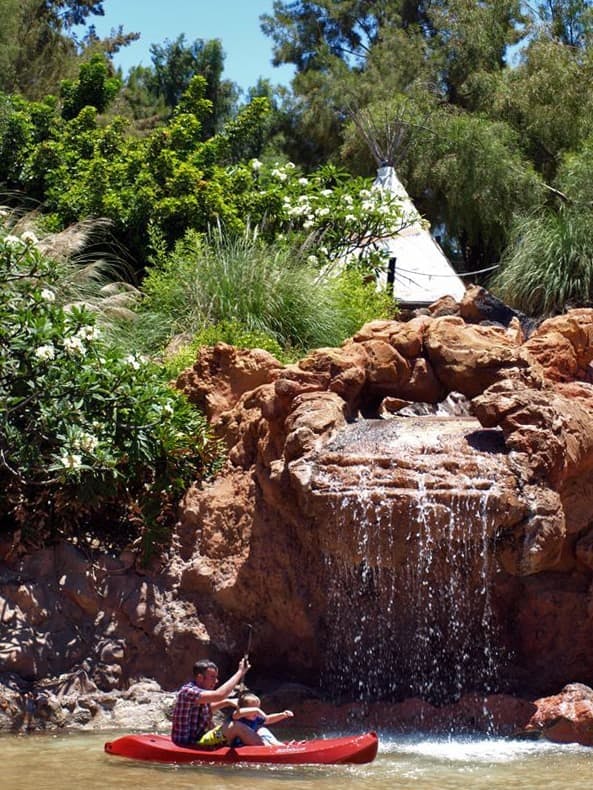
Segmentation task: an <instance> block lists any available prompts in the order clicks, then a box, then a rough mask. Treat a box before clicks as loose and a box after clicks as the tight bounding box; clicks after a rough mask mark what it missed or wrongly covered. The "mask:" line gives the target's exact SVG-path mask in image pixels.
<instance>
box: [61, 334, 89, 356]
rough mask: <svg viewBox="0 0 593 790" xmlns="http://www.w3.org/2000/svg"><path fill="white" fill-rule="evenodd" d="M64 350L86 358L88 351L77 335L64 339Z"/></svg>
mask: <svg viewBox="0 0 593 790" xmlns="http://www.w3.org/2000/svg"><path fill="white" fill-rule="evenodd" d="M64 348H65V349H66V351H67V352H68V353H69V354H80V356H84V354H85V351H86V349H85V347H84V344H83V342H82V340H81V339H80V338H79V337H77V336H76V335H74V336H73V337H65V338H64Z"/></svg>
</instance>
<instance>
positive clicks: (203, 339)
mask: <svg viewBox="0 0 593 790" xmlns="http://www.w3.org/2000/svg"><path fill="white" fill-rule="evenodd" d="M368 276H369V275H368V272H366V271H365V270H363V269H360V270H359V269H354V268H353V269H347V270H345V271H342V273H341V274H340V273H334V272H332V271H330V270H328V269H320V266H319V260H318V258H317V256H315V255H314V254H312V252H311V248H303V247H300V246H288V245H285V246H282V245H280V244H270V243H266V242H264V241H262V240H261V239H260V238H259V237H258V235H257V232H255V231H254V232H247V233H244V234H243V235H241V236H236V235H230V236H229V235H225V234H224V233H223V232H222V231H221V230H220V229H217V230H216V231H214V232H212V233H211V234H210V235H209V236H208V238H206V239H205V238H204V237H203V236H201V235H199V234H197V233H195V232H194V231H189V232H188V233H187V234H186V235H185V237H184V238H183V239H182V240H181V241H180V242H178V244H177V245H176V247H175V249H174V251H173V252H172V253H171V254H167V253H163V254H161V255H160V256H159V257H158V260H157V261H156V264H155V265H154V266H153V267H152V268H151V269H150V270H149V272H148V275H147V277H146V279H145V282H144V285H143V290H144V293H145V297H146V298H145V301H144V302H143V307H142V315H141V317H140V321H139V322H138V326H137V328H138V330H139V331H140V332H142V331H144V333H145V337H146V338H150V343H151V344H152V345H154V344H155V343H159V344H160V345H161V346H163V345H165V344H166V342H167V341H168V340H169V339H170V338H171V337H173V336H174V335H177V334H180V333H183V334H189V335H192V336H195V337H196V340H195V341H194V340H193V338H192V342H191V348H192V349H194V348H195V347H197V346H198V345H200V344H206V343H208V342H209V341H212V342H217V341H218V340H225V341H226V342H231V343H233V344H234V345H240V346H245V345H259V346H261V347H264V348H267V349H268V350H270V351H271V352H272V353H274V354H276V355H278V356H280V357H284V358H287V357H288V358H294V356H295V355H296V354H298V352H306V351H308V350H309V349H311V348H316V347H319V346H335V345H339V344H340V343H341V342H342V341H343V340H344V339H345V338H346V337H348V336H349V335H351V334H353V333H354V332H355V331H356V330H357V329H359V328H360V326H361V324H363V323H365V321H368V320H370V319H372V318H381V317H387V316H391V315H393V309H394V308H393V302H392V300H391V298H390V297H388V296H387V295H386V294H384V293H379V292H377V290H376V286H375V283H374V280H373V279H372V278H371V281H370V282H367V280H366V278H368ZM159 332H160V335H159ZM270 343H272V345H271V346H270ZM279 348H280V349H281V353H280V354H278V350H279Z"/></svg>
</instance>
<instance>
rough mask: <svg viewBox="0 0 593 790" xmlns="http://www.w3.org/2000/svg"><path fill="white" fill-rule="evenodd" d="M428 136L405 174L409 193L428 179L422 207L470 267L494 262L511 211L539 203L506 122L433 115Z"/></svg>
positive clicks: (538, 189) (536, 185)
mask: <svg viewBox="0 0 593 790" xmlns="http://www.w3.org/2000/svg"><path fill="white" fill-rule="evenodd" d="M430 125H431V127H432V132H433V133H432V134H431V135H430V136H427V137H426V138H425V145H424V147H423V151H422V155H420V156H418V158H417V160H416V161H415V163H414V165H413V170H412V172H411V173H410V177H411V183H412V185H413V189H412V191H415V189H418V188H419V185H420V184H422V183H426V182H427V181H428V180H430V183H431V192H430V197H429V201H430V202H428V201H425V202H424V203H422V204H421V205H422V207H423V208H425V209H426V213H427V214H428V215H429V216H431V217H432V218H433V222H434V223H435V224H441V223H443V224H444V225H445V227H446V228H447V232H448V234H449V235H450V236H452V237H453V238H457V239H458V240H459V243H460V244H461V245H462V247H463V248H464V252H465V256H466V261H467V263H468V264H470V265H471V264H474V268H479V267H480V266H483V265H487V263H488V262H489V261H492V260H498V257H499V256H500V254H501V252H502V250H503V249H504V247H505V243H506V241H507V233H508V228H509V226H510V223H511V221H512V217H513V213H514V212H516V211H519V210H520V209H523V210H525V209H528V208H531V207H533V206H535V205H538V204H540V203H541V202H542V191H543V186H542V183H541V180H540V179H539V178H538V176H537V174H536V173H535V172H534V170H533V168H532V167H531V165H530V162H529V160H528V159H527V158H526V157H525V156H524V155H523V153H522V151H521V141H520V138H519V136H518V135H517V134H516V133H515V132H514V131H513V130H512V129H511V128H510V127H509V126H508V125H506V124H504V123H496V122H492V121H490V120H489V119H488V118H485V117H483V116H482V117H481V116H477V115H474V114H470V113H465V112H441V113H435V114H434V115H433V116H432V117H431V119H430Z"/></svg>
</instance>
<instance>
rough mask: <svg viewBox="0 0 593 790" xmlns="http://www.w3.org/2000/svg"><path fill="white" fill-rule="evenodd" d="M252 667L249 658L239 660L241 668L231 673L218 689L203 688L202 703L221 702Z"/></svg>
mask: <svg viewBox="0 0 593 790" xmlns="http://www.w3.org/2000/svg"><path fill="white" fill-rule="evenodd" d="M250 667H251V664H250V663H249V661H248V660H247V658H242V659H241V660H240V661H239V668H238V669H237V671H236V672H235V674H234V675H231V676H230V678H229V679H228V680H225V682H224V683H222V684H221V685H220V686H219V687H218V688H217V689H213V690H212V691H208V690H206V689H203V690H202V692H201V694H200V703H209V704H210V705H211V704H212V703H214V702H221V701H222V700H223V699H224V698H225V697H227V696H228V695H229V694H230V693H231V691H232V690H233V689H234V688H235V686H236V685H237V684H238V683H239V682H240V681H241V680H242V679H243V677H244V676H245V674H246V673H247V671H248V670H249V668H250Z"/></svg>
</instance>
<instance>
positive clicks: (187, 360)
mask: <svg viewBox="0 0 593 790" xmlns="http://www.w3.org/2000/svg"><path fill="white" fill-rule="evenodd" d="M188 337H189V336H188ZM217 343H228V344H229V345H231V346H235V347H236V348H245V349H251V348H261V349H263V350H264V351H267V352H268V353H269V354H272V356H273V357H275V358H276V359H277V360H279V361H280V362H284V363H287V362H292V361H294V360H295V359H296V358H297V355H296V354H294V353H293V354H291V353H290V352H289V351H286V350H285V349H283V348H282V347H281V345H280V344H279V343H278V341H277V340H275V339H274V338H272V337H270V336H269V335H266V334H265V332H259V331H250V330H249V329H246V328H245V326H243V325H242V324H241V323H239V322H238V321H221V322H220V323H218V324H209V325H207V326H204V327H203V328H202V329H201V330H199V331H198V333H197V334H195V335H194V336H193V338H192V339H191V341H187V342H186V343H185V344H182V345H181V347H180V348H179V349H178V350H177V351H176V352H175V353H174V354H173V355H171V356H170V357H168V358H166V359H165V360H164V362H163V367H164V369H165V370H166V371H167V374H168V375H169V377H170V378H172V379H174V378H176V377H177V376H178V375H179V374H180V373H181V371H183V370H185V369H186V368H189V367H191V366H192V365H193V364H194V362H195V360H196V356H197V354H198V351H199V349H200V348H203V347H204V346H215V345H216V344H217Z"/></svg>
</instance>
